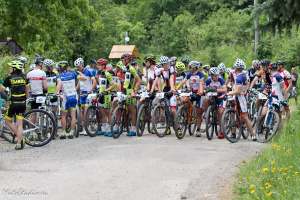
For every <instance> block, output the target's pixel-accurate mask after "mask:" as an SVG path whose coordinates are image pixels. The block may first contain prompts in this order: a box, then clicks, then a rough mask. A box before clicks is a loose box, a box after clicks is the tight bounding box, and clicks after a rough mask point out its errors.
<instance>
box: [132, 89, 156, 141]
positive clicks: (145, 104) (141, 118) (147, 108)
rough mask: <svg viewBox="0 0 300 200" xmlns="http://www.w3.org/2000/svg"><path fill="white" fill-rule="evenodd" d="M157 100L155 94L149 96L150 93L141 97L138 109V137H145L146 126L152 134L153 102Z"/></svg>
mask: <svg viewBox="0 0 300 200" xmlns="http://www.w3.org/2000/svg"><path fill="white" fill-rule="evenodd" d="M154 98H155V93H153V94H149V93H148V92H143V93H142V94H141V95H140V105H139V107H138V112H137V113H138V114H137V123H136V128H137V136H140V137H141V136H143V134H144V131H145V128H146V125H147V129H148V133H152V132H153V131H152V127H151V110H152V102H153V100H154Z"/></svg>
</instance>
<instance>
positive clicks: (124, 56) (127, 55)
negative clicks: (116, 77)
mask: <svg viewBox="0 0 300 200" xmlns="http://www.w3.org/2000/svg"><path fill="white" fill-rule="evenodd" d="M131 58H132V56H131V54H129V53H124V54H123V55H122V56H121V59H129V60H130V59H131Z"/></svg>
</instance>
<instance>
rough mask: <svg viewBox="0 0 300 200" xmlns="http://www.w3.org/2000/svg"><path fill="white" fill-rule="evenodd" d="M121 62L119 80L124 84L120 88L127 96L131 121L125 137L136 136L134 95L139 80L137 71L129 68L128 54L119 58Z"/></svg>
mask: <svg viewBox="0 0 300 200" xmlns="http://www.w3.org/2000/svg"><path fill="white" fill-rule="evenodd" d="M121 61H122V63H119V64H122V65H123V66H120V67H121V68H122V69H123V74H122V73H121V75H120V78H121V80H122V78H123V77H124V79H123V80H124V83H123V86H122V90H121V91H122V92H125V94H126V95H128V96H129V98H127V101H126V103H127V105H128V111H129V115H130V119H131V124H132V126H131V130H130V131H129V133H128V134H127V136H136V115H137V107H136V104H137V102H136V99H135V96H136V93H137V91H138V90H139V87H140V84H141V79H140V77H139V75H138V72H137V70H136V69H135V68H134V67H133V66H131V64H130V63H131V61H132V56H131V55H130V54H127V53H126V54H123V55H122V56H121Z"/></svg>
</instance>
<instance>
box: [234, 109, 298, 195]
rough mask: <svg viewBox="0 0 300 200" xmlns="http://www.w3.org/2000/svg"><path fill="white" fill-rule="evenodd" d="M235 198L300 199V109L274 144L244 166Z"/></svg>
mask: <svg viewBox="0 0 300 200" xmlns="http://www.w3.org/2000/svg"><path fill="white" fill-rule="evenodd" d="M234 193H235V199H242V200H247V199H251V200H253V199H284V200H289V199H291V200H294V199H300V106H298V107H297V108H295V110H294V112H293V113H292V116H291V119H290V120H289V121H288V122H286V123H285V125H284V126H283V128H282V129H281V131H280V133H279V134H278V136H277V137H276V138H274V140H273V141H272V143H271V144H270V145H269V146H268V147H267V148H266V149H265V150H264V151H263V152H262V153H261V154H260V155H259V156H257V157H256V158H255V159H254V160H252V161H249V162H246V163H244V164H242V166H241V168H240V173H239V175H238V179H237V180H236V182H235V185H234Z"/></svg>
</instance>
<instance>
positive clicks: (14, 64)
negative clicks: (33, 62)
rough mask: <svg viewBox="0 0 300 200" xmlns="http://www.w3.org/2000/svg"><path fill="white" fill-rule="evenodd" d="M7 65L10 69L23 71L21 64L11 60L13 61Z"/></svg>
mask: <svg viewBox="0 0 300 200" xmlns="http://www.w3.org/2000/svg"><path fill="white" fill-rule="evenodd" d="M7 65H8V66H10V67H12V68H16V69H19V70H22V69H23V63H22V62H20V61H18V60H13V61H11V62H9V63H8V64H7Z"/></svg>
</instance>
